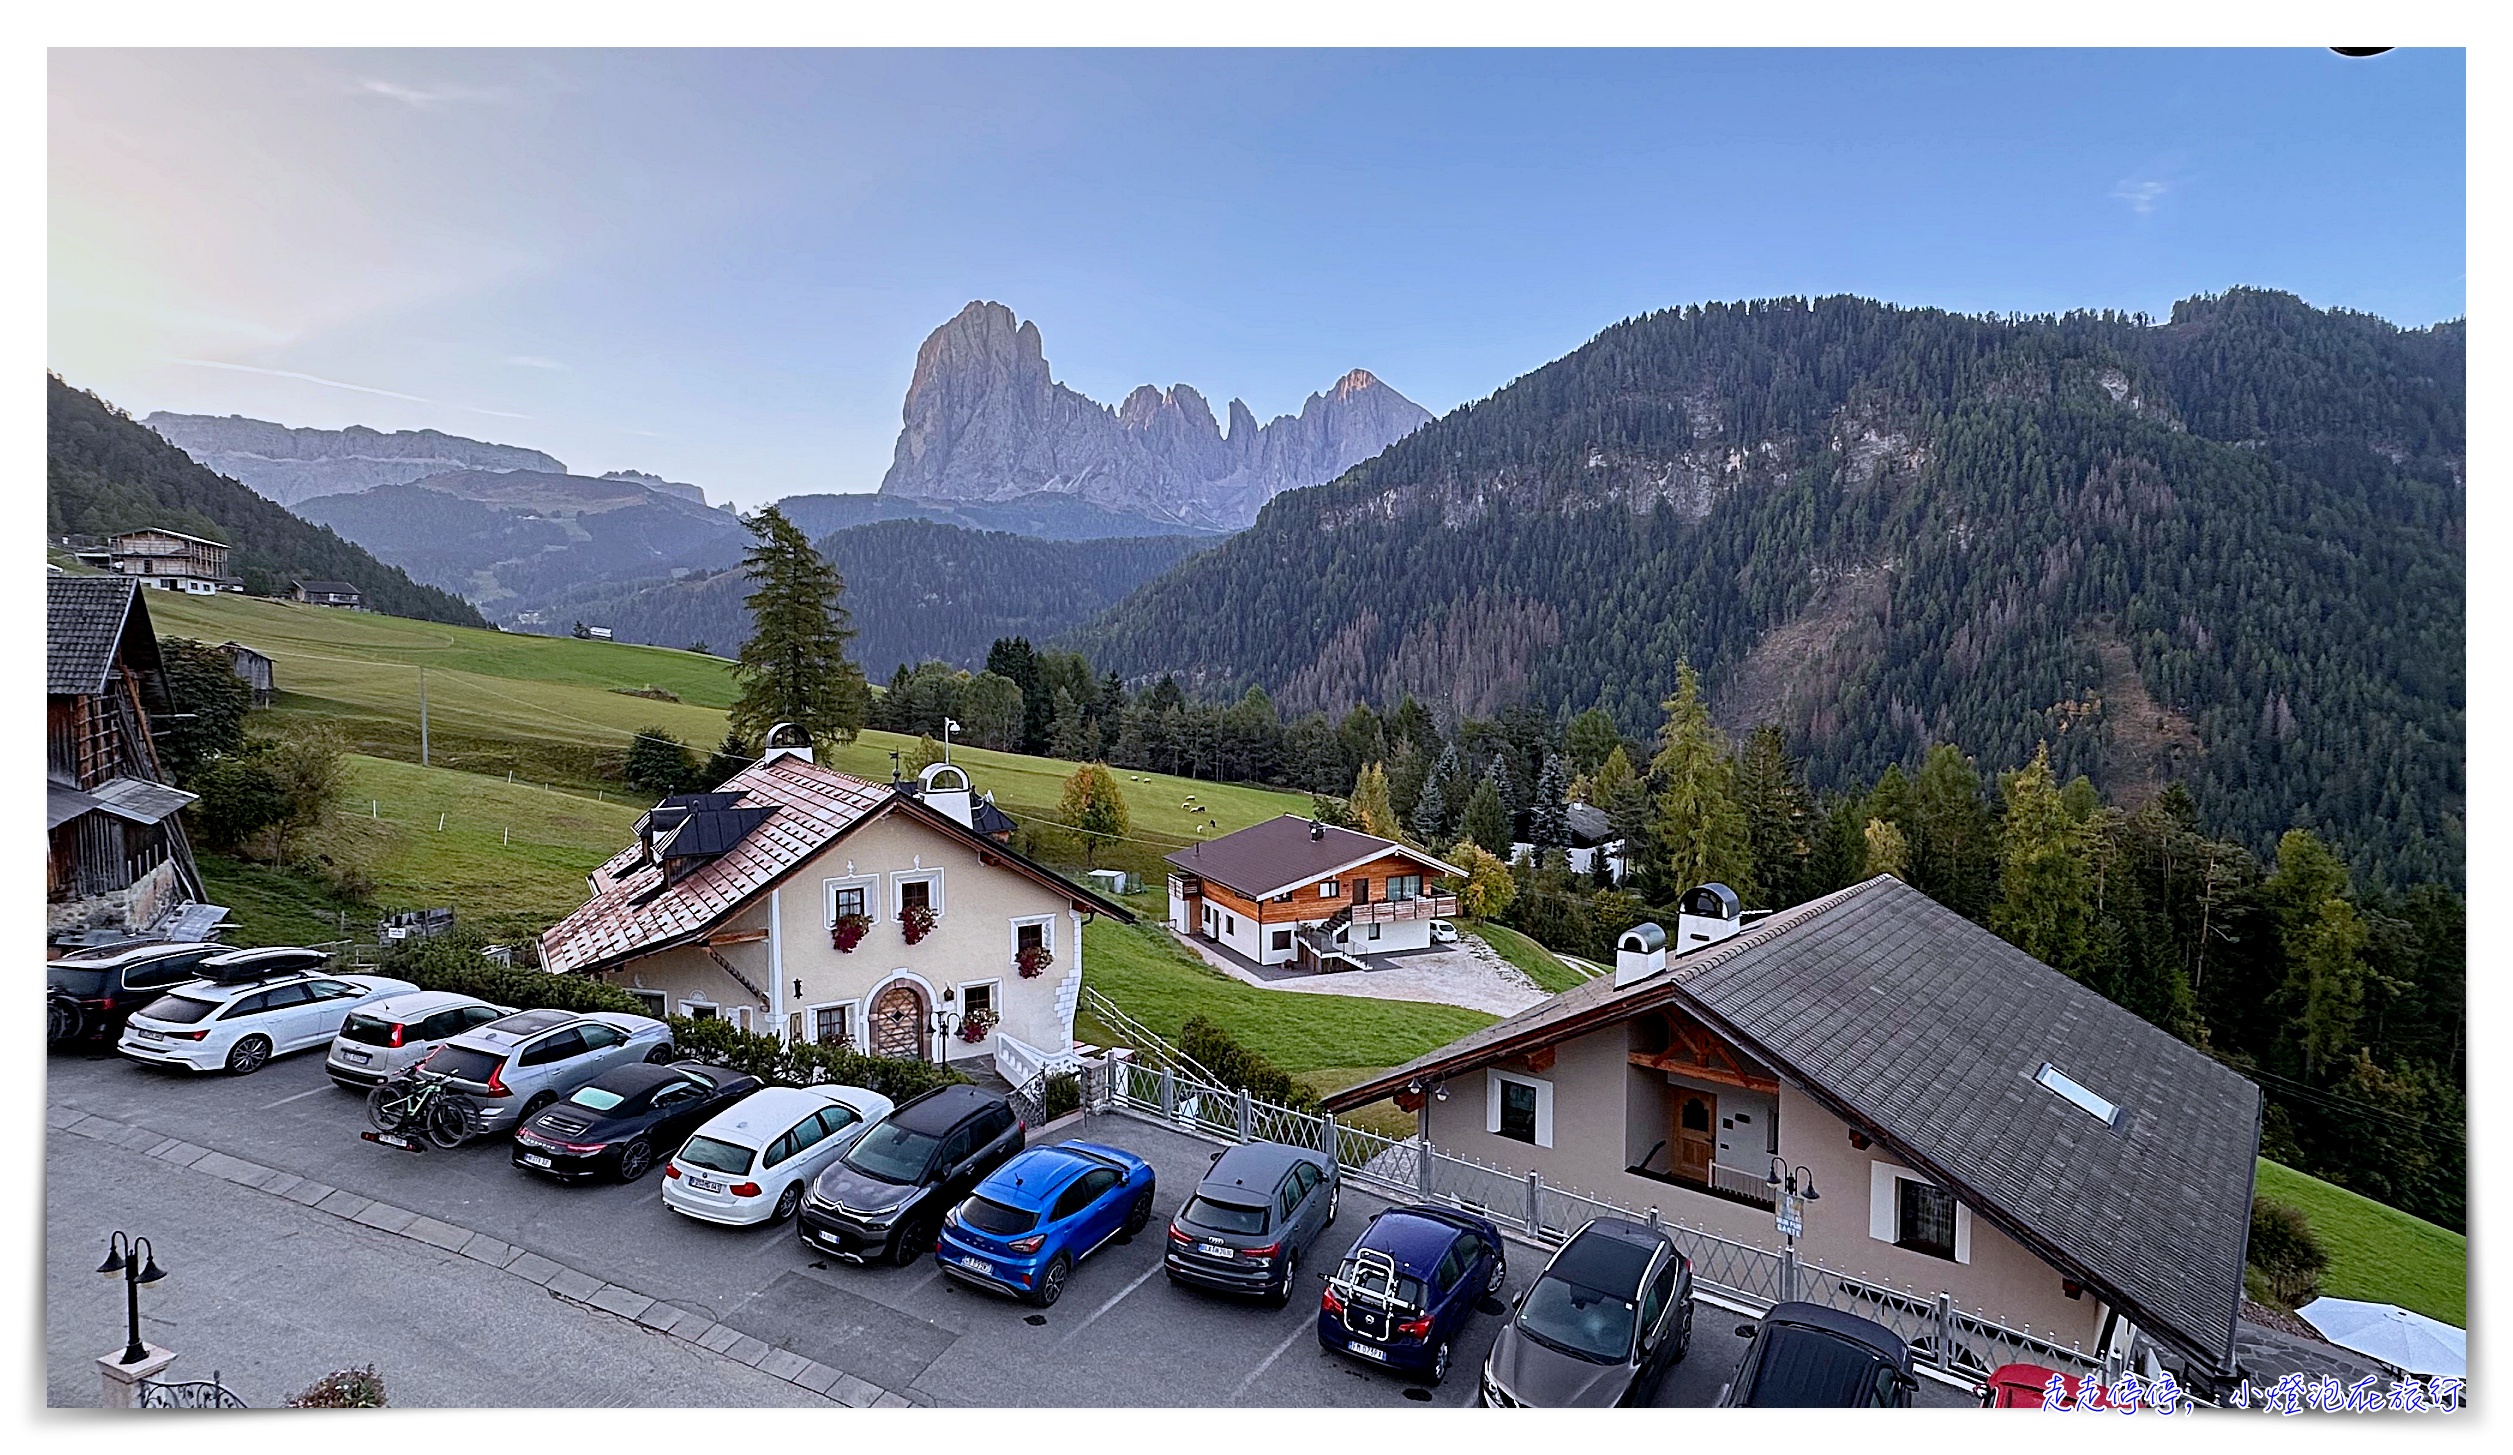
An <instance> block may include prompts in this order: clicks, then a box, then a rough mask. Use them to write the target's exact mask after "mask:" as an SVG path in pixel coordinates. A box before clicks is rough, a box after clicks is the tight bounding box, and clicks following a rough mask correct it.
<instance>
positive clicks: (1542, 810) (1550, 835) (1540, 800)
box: [1527, 753, 1571, 854]
mask: <svg viewBox="0 0 2513 1455" xmlns="http://www.w3.org/2000/svg"><path fill="white" fill-rule="evenodd" d="M1569 774H1570V768H1569V765H1567V764H1565V763H1564V762H1563V761H1562V755H1561V754H1559V753H1548V754H1546V755H1545V760H1544V771H1543V772H1542V773H1539V774H1537V775H1536V792H1535V796H1534V797H1533V798H1531V799H1530V800H1529V801H1528V804H1527V842H1528V843H1530V844H1533V845H1535V846H1536V849H1537V851H1538V852H1539V853H1540V854H1541V853H1542V851H1544V850H1546V849H1565V848H1568V847H1570V842H1571V820H1570V815H1569V813H1568V812H1567V811H1566V810H1567V803H1568V800H1569V798H1570V792H1571V785H1570V779H1569Z"/></svg>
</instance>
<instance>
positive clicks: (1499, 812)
mask: <svg viewBox="0 0 2513 1455" xmlns="http://www.w3.org/2000/svg"><path fill="white" fill-rule="evenodd" d="M1496 766H1497V765H1496ZM1464 827H1465V833H1466V837H1468V838H1470V839H1472V840H1474V841H1475V842H1476V843H1478V844H1481V845H1482V846H1483V847H1484V850H1485V852H1487V853H1489V854H1491V855H1492V856H1494V857H1495V858H1497V859H1499V860H1500V861H1501V862H1502V863H1504V864H1506V863H1508V862H1509V858H1510V811H1509V810H1508V809H1506V808H1504V807H1502V806H1501V785H1500V781H1499V780H1498V779H1497V778H1496V777H1494V775H1492V774H1490V773H1486V774H1484V775H1483V778H1482V779H1481V780H1480V781H1479V782H1477V783H1476V784H1475V791H1474V794H1473V795H1472V796H1471V797H1469V798H1468V799H1467V800H1466V819H1465V825H1464Z"/></svg>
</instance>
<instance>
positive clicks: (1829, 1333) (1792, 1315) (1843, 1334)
mask: <svg viewBox="0 0 2513 1455" xmlns="http://www.w3.org/2000/svg"><path fill="white" fill-rule="evenodd" d="M1736 1332H1737V1336H1738V1337H1739V1338H1750V1339H1752V1340H1753V1341H1754V1342H1753V1343H1752V1344H1750V1345H1748V1346H1747V1347H1746V1350H1745V1360H1744V1362H1743V1363H1741V1364H1739V1365H1737V1367H1736V1378H1735V1379H1734V1380H1732V1381H1730V1383H1729V1384H1728V1387H1727V1388H1725V1389H1723V1390H1721V1391H1719V1403H1720V1404H1721V1405H1723V1406H1729V1407H1742V1408H1751V1409H1878V1408H1886V1409H1899V1408H1907V1407H1908V1406H1909V1405H1910V1403H1911V1393H1912V1391H1913V1390H1915V1389H1917V1388H1918V1387H1919V1381H1918V1380H1917V1379H1914V1378H1913V1377H1912V1374H1911V1347H1910V1346H1909V1345H1908V1344H1905V1343H1903V1342H1902V1339H1901V1336H1900V1335H1897V1334H1896V1333H1894V1331H1893V1330H1891V1329H1888V1328H1886V1327H1885V1326H1884V1325H1883V1324H1880V1323H1877V1322H1875V1321H1874V1320H1872V1319H1863V1318H1860V1317H1859V1316H1858V1315H1857V1314H1845V1313H1843V1312H1841V1311H1840V1310H1838V1309H1828V1308H1825V1307H1824V1306H1823V1305H1821V1304H1812V1303H1783V1304H1774V1305H1772V1309H1771V1312H1770V1313H1767V1314H1765V1315H1763V1320H1762V1322H1761V1323H1759V1324H1739V1325H1737V1327H1736Z"/></svg>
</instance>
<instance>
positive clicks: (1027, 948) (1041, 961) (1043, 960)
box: [1012, 945, 1056, 980]
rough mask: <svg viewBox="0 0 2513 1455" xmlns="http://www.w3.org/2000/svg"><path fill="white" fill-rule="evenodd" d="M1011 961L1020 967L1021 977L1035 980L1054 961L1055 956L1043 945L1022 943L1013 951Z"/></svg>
mask: <svg viewBox="0 0 2513 1455" xmlns="http://www.w3.org/2000/svg"><path fill="white" fill-rule="evenodd" d="M1012 963H1013V964H1014V965H1015V966H1017V967H1019V968H1020V971H1021V978H1022V979H1024V980H1036V979H1037V978H1038V977H1039V976H1041V975H1043V974H1045V973H1046V971H1047V967H1048V966H1050V965H1053V964H1055V963H1056V957H1055V956H1054V955H1052V954H1050V953H1049V952H1048V949H1047V947H1046V946H1045V945H1023V946H1022V947H1021V948H1020V949H1018V950H1015V951H1013V953H1012Z"/></svg>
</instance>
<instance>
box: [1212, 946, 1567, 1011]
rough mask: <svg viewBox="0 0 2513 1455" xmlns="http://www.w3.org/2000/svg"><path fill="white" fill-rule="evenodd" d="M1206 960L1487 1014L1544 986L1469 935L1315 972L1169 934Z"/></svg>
mask: <svg viewBox="0 0 2513 1455" xmlns="http://www.w3.org/2000/svg"><path fill="white" fill-rule="evenodd" d="M1170 938H1171V939H1173V940H1176V941H1177V942H1178V943H1179V944H1181V945H1184V946H1186V947H1187V949H1188V950H1190V951H1191V952H1193V953H1194V954H1195V955H1197V956H1198V957H1200V958H1201V959H1202V960H1203V961H1204V963H1205V964H1207V965H1210V966H1212V967H1213V968H1214V969H1216V970H1219V971H1221V972H1222V973H1223V974H1224V975H1228V976H1230V977H1231V978H1232V979H1235V980H1243V981H1245V982H1247V983H1248V984H1250V985H1254V986H1256V987H1258V988H1259V989H1263V990H1289V991H1295V992H1301V993H1306V994H1310V995H1361V996H1369V997H1371V998H1373V999H1377V1000H1420V1001H1428V1002H1430V1003H1432V1004H1435V1005H1462V1006H1464V1007H1466V1008H1467V1009H1468V1010H1480V1011H1484V1012H1486V1013H1488V1014H1491V1015H1499V1016H1508V1015H1516V1014H1517V1013H1518V1012H1520V1011H1522V1010H1525V1009H1526V1008H1527V1007H1529V1006H1531V1005H1534V1004H1535V1003H1537V1002H1538V1001H1540V1000H1543V999H1545V991H1544V989H1543V988H1542V987H1540V986H1538V985H1537V984H1536V983H1535V982H1534V981H1532V980H1530V979H1528V978H1527V977H1526V975H1525V974H1524V973H1522V972H1521V971H1520V970H1519V968H1518V967H1517V966H1515V965H1512V964H1511V963H1510V962H1509V961H1507V960H1504V959H1502V958H1501V957H1500V955H1499V954H1498V953H1497V952H1496V951H1494V950H1493V948H1492V947H1491V946H1490V945H1487V944H1485V943H1484V942H1483V941H1481V940H1479V939H1477V938H1475V937H1474V936H1473V935H1461V936H1459V937H1458V939H1457V941H1456V943H1454V944H1447V945H1438V946H1434V947H1433V948H1431V949H1428V950H1409V951H1407V952H1405V953H1403V954H1400V955H1377V956H1373V957H1371V958H1370V960H1369V961H1368V962H1367V963H1368V965H1369V967H1370V968H1368V969H1366V970H1344V971H1339V972H1336V973H1334V974H1317V973H1314V972H1311V971H1306V970H1294V969H1292V968H1290V967H1289V966H1283V965H1267V966H1256V965H1252V964H1250V963H1249V962H1247V961H1246V960H1243V959H1241V958H1240V957H1238V956H1236V955H1233V954H1230V953H1228V952H1227V951H1224V950H1221V949H1219V948H1217V947H1215V946H1213V945H1208V944H1205V943H1203V942H1201V941H1197V940H1191V939H1186V938H1183V937H1181V936H1179V935H1177V934H1175V933H1172V934H1171V936H1170Z"/></svg>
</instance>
